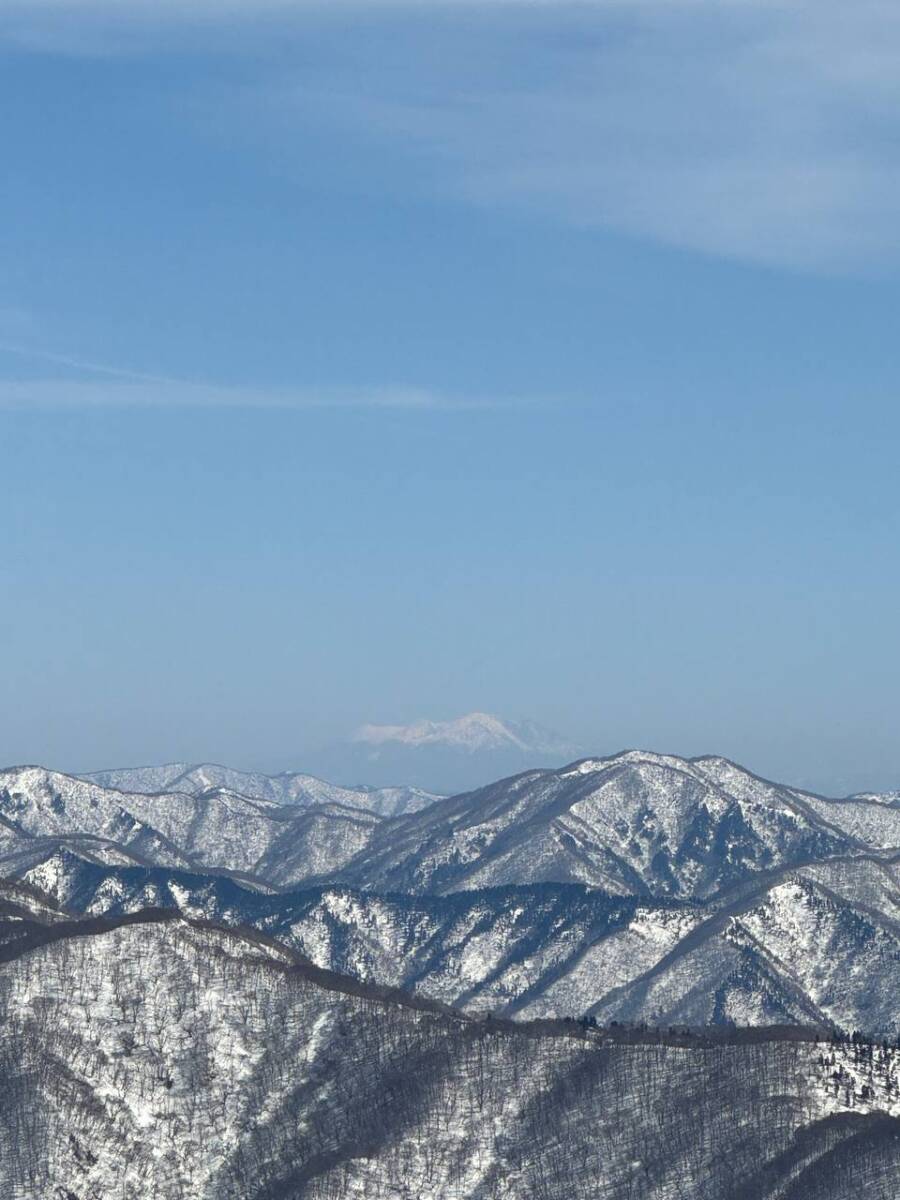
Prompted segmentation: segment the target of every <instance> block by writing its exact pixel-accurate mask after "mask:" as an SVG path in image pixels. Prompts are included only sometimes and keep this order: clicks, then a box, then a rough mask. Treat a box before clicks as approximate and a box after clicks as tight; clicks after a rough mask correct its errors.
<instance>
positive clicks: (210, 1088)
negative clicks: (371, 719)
mask: <svg viewBox="0 0 900 1200" xmlns="http://www.w3.org/2000/svg"><path fill="white" fill-rule="evenodd" d="M0 1089H2V1095H3V1097H4V1107H3V1118H4V1119H3V1121H2V1122H0V1194H2V1195H4V1196H8V1197H9V1198H10V1200H33V1198H35V1197H41V1198H43V1197H48V1198H49V1197H51V1196H52V1197H66V1198H67V1200H88V1198H90V1200H107V1198H108V1200H113V1198H115V1200H146V1197H148V1196H152V1197H154V1200H188V1198H190V1200H274V1198H275V1197H282V1198H283V1200H299V1198H300V1197H303V1198H304V1200H345V1198H349V1197H365V1198H366V1200H388V1198H389V1197H390V1198H391V1200H396V1198H397V1197H404V1198H406V1200H413V1198H415V1200H535V1198H539V1200H596V1198H597V1197H601V1196H602V1197H603V1198H604V1200H675V1198H676V1197H677V1200H714V1198H715V1200H721V1198H722V1197H725V1196H729V1197H735V1198H737V1197H739V1196H746V1197H750V1196H752V1197H755V1198H756V1200H770V1198H771V1200H774V1197H776V1196H779V1197H785V1196H788V1195H789V1196H790V1197H792V1200H813V1197H815V1198H816V1200H847V1197H849V1196H850V1195H851V1194H856V1193H854V1192H852V1190H848V1188H849V1187H850V1181H851V1180H853V1179H856V1180H857V1181H859V1180H860V1179H861V1178H864V1179H865V1195H866V1197H867V1200H894V1197H895V1196H896V1192H897V1186H898V1180H900V1143H898V1131H900V1123H898V1120H897V1113H898V1111H900V1100H898V1089H900V1079H898V1062H897V1056H896V1053H895V1052H894V1051H883V1050H881V1049H878V1048H873V1047H868V1046H850V1045H843V1044H842V1045H831V1044H823V1045H816V1044H815V1043H814V1042H813V1041H811V1040H806V1039H805V1038H803V1037H798V1036H796V1035H795V1036H792V1037H781V1038H779V1037H775V1036H774V1035H769V1037H767V1038H764V1039H761V1040H753V1041H748V1040H744V1041H741V1042H734V1043H731V1042H715V1041H709V1040H704V1039H698V1038H690V1037H687V1038H685V1037H676V1038H672V1039H669V1040H663V1041H659V1040H658V1038H657V1037H656V1036H651V1037H649V1038H648V1039H647V1040H645V1041H642V1040H640V1039H634V1038H631V1039H629V1038H625V1039H623V1038H617V1037H613V1036H611V1035H608V1034H603V1033H593V1032H591V1031H588V1032H586V1033H581V1032H579V1031H578V1029H577V1027H574V1028H570V1029H569V1030H565V1029H562V1028H554V1029H548V1028H544V1029H541V1028H530V1027H526V1028H520V1029H517V1028H515V1027H509V1026H505V1025H502V1024H498V1023H497V1022H495V1021H494V1022H484V1021H480V1022H472V1021H467V1020H465V1019H462V1018H460V1017H458V1016H457V1015H455V1014H453V1013H452V1012H441V1011H433V1010H431V1009H429V1008H427V1007H426V1008H423V1007H418V1008H416V1007H411V1006H410V1005H409V1004H408V1003H405V1002H404V1001H403V1000H402V998H401V997H397V998H387V997H385V998H382V997H381V996H380V995H378V994H377V993H372V992H369V991H366V990H365V989H360V988H359V987H358V986H357V987H354V986H352V985H350V984H348V983H347V982H345V981H343V980H342V979H341V978H340V977H334V976H327V975H323V974H322V973H320V972H317V971H316V970H315V969H314V968H310V967H307V966H304V965H303V964H302V963H300V962H294V961H292V960H291V959H290V957H289V956H288V955H286V954H285V953H283V952H279V951H278V950H276V949H275V948H273V947H271V946H269V945H267V944H264V943H258V942H253V941H248V940H247V939H245V938H243V937H234V936H231V935H229V934H227V933H223V932H221V931H219V930H217V929H216V928H214V927H209V926H204V925H193V924H189V923H186V922H185V921H183V920H181V919H169V920H161V919H159V918H158V917H150V916H148V917H142V918H138V919H137V920H132V921H130V922H127V923H125V924H121V925H113V926H109V925H108V924H107V925H104V924H103V923H102V922H95V923H94V924H93V925H85V926H83V927H82V928H80V929H78V930H73V929H68V928H67V929H66V930H65V931H64V933H63V934H61V935H60V936H59V937H58V938H57V939H56V940H52V941H49V942H47V941H45V942H44V944H41V945H35V946H34V948H32V949H28V948H20V949H19V950H18V952H17V953H15V954H14V956H12V957H11V958H10V959H9V960H8V961H3V962H0Z"/></svg>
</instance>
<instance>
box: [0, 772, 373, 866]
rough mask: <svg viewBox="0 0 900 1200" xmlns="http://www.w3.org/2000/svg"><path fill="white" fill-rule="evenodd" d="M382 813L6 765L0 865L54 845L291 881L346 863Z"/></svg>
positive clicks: (32, 858)
mask: <svg viewBox="0 0 900 1200" xmlns="http://www.w3.org/2000/svg"><path fill="white" fill-rule="evenodd" d="M378 821H379V818H378V817H377V816H376V815H374V814H372V813H371V812H368V811H360V810H354V809H350V808H346V807H344V806H340V805H333V804H332V805H330V806H324V807H319V808H308V809H304V808H299V809H298V808H297V807H296V806H293V805H288V806H284V805H281V804H277V803H275V802H274V801H271V800H264V799H251V798H248V797H247V796H244V795H241V794H240V793H237V792H232V791H228V790H227V789H225V788H213V789H210V790H207V791H201V792H197V793H195V794H189V793H187V792H177V791H176V792H156V793H147V794H144V793H127V792H122V791H119V790H117V789H114V788H107V787H101V786H100V785H98V784H96V783H92V782H90V781H88V780H84V779H79V778H75V777H73V776H70V775H62V774H60V773H58V772H53V771H47V770H44V769H43V768H40V767H18V768H10V769H8V770H6V771H0V875H2V874H7V875H21V874H22V873H23V871H24V870H26V869H27V868H28V867H29V866H30V865H32V864H33V863H35V862H38V861H41V860H42V859H44V858H45V857H46V856H47V854H48V852H49V851H50V850H52V849H53V848H56V847H59V848H68V849H73V850H77V851H78V853H80V854H82V855H86V856H87V857H90V858H94V859H99V860H100V861H106V862H119V863H124V862H139V863H144V864H146V865H158V866H172V867H182V868H185V867H186V868H192V869H201V870H220V871H233V872H239V873H244V874H262V875H271V877H272V879H273V880H276V881H277V882H279V883H296V882H299V881H300V880H301V879H305V878H306V877H307V876H310V875H316V874H319V873H321V872H331V871H334V870H336V869H337V868H338V867H340V866H342V865H343V864H344V863H345V862H346V861H347V860H348V859H350V858H351V857H352V856H353V855H354V854H356V853H357V852H359V851H360V849H361V848H362V847H363V846H364V845H365V843H366V840H367V838H368V836H369V835H370V834H371V832H372V830H373V829H374V828H375V826H376V825H377V823H378Z"/></svg>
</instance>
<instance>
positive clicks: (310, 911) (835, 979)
mask: <svg viewBox="0 0 900 1200" xmlns="http://www.w3.org/2000/svg"><path fill="white" fill-rule="evenodd" d="M882 870H883V868H882V867H881V866H880V865H876V864H873V863H866V862H860V861H855V860H835V861H832V862H831V863H829V864H827V866H818V865H817V866H815V867H811V868H804V869H802V870H800V871H796V872H794V871H790V870H786V871H785V872H783V873H782V874H781V875H778V876H776V877H775V878H774V879H773V878H771V877H766V878H765V879H764V880H761V881H759V882H758V883H757V884H756V886H755V888H749V887H744V888H742V889H741V891H740V893H739V896H738V898H733V897H731V896H726V897H723V898H721V899H718V900H716V901H715V902H711V903H705V904H702V903H684V902H673V901H650V900H641V899H639V898H637V897H633V896H631V897H622V896H611V895H608V894H606V893H602V892H597V891H593V890H588V889H585V888H583V887H578V886H574V885H560V884H541V885H531V886H521V887H507V888H497V889H486V890H481V891H478V892H462V893H454V894H451V895H447V896H443V897H435V896H418V897H417V896H401V895H391V896H381V895H377V894H374V893H370V892H359V891H352V890H350V889H346V888H317V889H312V890H305V891H294V892H277V893H276V892H273V891H260V890H250V889H248V888H247V887H246V886H240V885H239V884H238V883H236V882H235V881H234V880H231V879H224V878H221V877H218V878H216V877H209V876H203V875H197V874H190V873H186V872H174V871H166V870H162V869H153V870H149V869H143V868H128V869H121V868H109V867H103V866H100V865H97V864H90V863H86V862H84V861H83V860H81V859H79V858H78V857H77V856H75V855H70V854H66V855H54V856H52V857H51V858H49V859H47V861H46V862H44V863H42V864H40V865H39V866H37V867H35V868H34V869H32V870H30V871H29V872H28V874H27V876H26V878H27V881H28V882H29V883H31V884H34V885H35V886H36V887H40V888H44V889H45V890H46V891H48V892H50V893H52V895H53V896H54V898H55V899H56V900H57V901H58V902H59V903H60V904H61V905H62V906H64V907H66V908H69V909H73V910H77V911H82V912H86V913H90V914H94V915H120V914H123V913H134V912H138V911H140V910H141V909H143V908H148V907H163V908H176V909H178V910H179V911H180V912H181V913H183V914H184V915H186V916H188V917H191V918H204V919H207V920H213V921H218V922H224V923H226V924H228V925H237V926H246V927H253V928H255V929H257V930H259V931H261V932H263V933H265V934H267V935H269V936H271V937H273V938H276V939H277V940H278V941H279V942H281V943H283V944H285V945H286V946H289V947H291V948H293V949H295V950H297V951H299V952H301V953H302V954H304V955H305V956H306V957H307V958H309V959H310V960H311V961H313V962H314V963H316V964H317V965H318V966H320V967H324V968H327V969H329V970H334V971H338V972H340V973H342V974H347V975H351V976H353V977H354V978H357V979H359V980H361V981H363V982H367V983H380V984H389V985H392V986H397V987H402V988H405V989H407V990H409V991H412V992H415V993H417V994H420V995H423V996H427V997H430V998H432V999H435V1000H441V1001H443V1002H445V1003H450V1004H454V1005H458V1006H461V1007H463V1008H465V1009H466V1010H467V1011H472V1012H485V1011H490V1012H493V1013H495V1014H503V1015H507V1016H517V1017H582V1016H584V1015H585V1014H593V1015H595V1016H597V1017H598V1018H601V1019H602V1020H603V1021H604V1022H609V1021H647V1022H649V1023H651V1024H662V1025H669V1024H673V1023H679V1024H683V1023H687V1024H690V1025H707V1024H721V1023H723V1022H734V1023H737V1024H739V1025H768V1024H772V1023H800V1024H804V1025H815V1026H819V1027H822V1028H829V1029H830V1028H833V1027H837V1028H843V1029H845V1030H853V1029H864V1030H866V1031H868V1032H869V1033H873V1034H877V1035H879V1036H891V1037H895V1036H896V1035H897V1034H898V1033H900V1015H898V1012H897V1008H896V995H897V993H898V990H900V935H898V928H900V926H898V923H897V920H896V918H895V917H894V916H893V912H894V910H895V909H896V904H897V890H896V887H894V888H893V891H891V887H890V884H889V883H888V882H887V881H882V883H881V884H880V885H878V883H877V879H876V877H877V876H880V875H881V873H882ZM867 873H868V874H869V875H870V878H868V879H867V878H865V876H866V874H867ZM876 887H880V891H879V892H878V893H877V896H879V897H880V901H879V902H880V903H881V904H882V909H881V910H878V909H876V908H875V907H874V906H873V900H874V899H875V898H876V891H875V889H876ZM841 892H843V893H844V895H843V896H842V895H841V894H840V893H841Z"/></svg>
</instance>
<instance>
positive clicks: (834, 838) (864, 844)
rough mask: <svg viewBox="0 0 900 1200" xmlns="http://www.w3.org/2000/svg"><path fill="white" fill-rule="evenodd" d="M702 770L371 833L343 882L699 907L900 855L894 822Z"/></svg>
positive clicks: (608, 765) (484, 796) (657, 768)
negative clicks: (557, 893)
mask: <svg viewBox="0 0 900 1200" xmlns="http://www.w3.org/2000/svg"><path fill="white" fill-rule="evenodd" d="M711 763H712V760H698V761H696V762H694V761H690V760H686V759H677V758H674V757H672V756H663V755H653V754H647V753H644V752H639V751H629V752H627V753H625V754H620V755H616V756H614V757H613V758H607V759H588V760H585V761H583V762H580V763H576V764H574V765H573V766H571V767H568V768H565V769H563V770H559V771H533V772H527V773H525V774H523V775H520V776H517V777H514V778H512V779H507V780H501V781H500V782H499V783H497V784H493V785H491V786H490V787H487V788H482V789H480V790H479V791H477V792H473V793H470V794H467V795H463V796H457V797H452V798H451V799H449V800H446V801H440V802H438V803H437V804H434V805H432V806H431V807H430V808H428V809H426V810H424V811H423V812H421V813H416V814H413V815H411V816H409V817H407V818H404V819H403V820H402V821H398V822H395V823H393V824H392V825H391V826H390V827H386V828H384V829H383V830H381V831H379V832H378V833H376V835H375V836H374V837H373V839H372V841H371V843H370V844H369V846H368V847H367V849H366V850H365V851H363V852H362V853H361V854H360V855H359V856H358V857H357V858H356V859H355V860H354V861H353V862H351V863H350V864H349V865H348V867H347V869H346V871H345V872H344V873H343V875H342V879H343V880H344V881H345V882H347V883H351V884H354V885H357V886H362V887H367V888H373V889H376V890H380V891H385V890H391V889H399V890H404V891H414V892H432V893H444V892H450V891H457V890H459V889H461V888H478V887H490V886H496V885H502V884H513V883H533V882H541V881H550V880H553V881H557V882H579V883H585V884H589V885H591V886H595V887H602V888H605V889H607V890H609V891H613V892H619V893H622V894H627V893H634V894H642V895H652V896H681V897H704V896H710V895H713V894H714V893H716V892H718V891H721V890H724V889H726V888H728V887H730V886H732V885H736V884H738V883H740V882H741V881H742V880H745V879H752V878H753V877H754V876H756V875H758V874H759V873H761V872H764V871H771V870H776V869H779V868H781V867H784V866H787V865H790V864H800V863H803V862H807V861H812V860H817V859H825V858H828V857H831V856H834V855H838V854H849V853H852V852H856V851H858V852H861V853H862V852H865V851H867V850H870V849H875V850H879V851H882V850H885V849H888V848H889V847H894V846H900V825H897V826H896V832H894V827H893V826H892V825H891V824H890V822H894V821H895V818H896V815H897V813H896V812H895V810H892V809H889V808H885V807H884V806H882V805H876V804H870V805H866V804H864V803H862V802H858V803H856V802H854V804H853V805H852V806H851V807H852V809H853V812H852V813H851V814H846V813H844V812H843V811H842V810H843V806H842V805H841V804H838V803H836V802H828V801H817V799H816V798H815V797H807V796H804V795H803V794H802V793H798V792H796V791H794V790H792V789H788V788H779V787H777V786H775V785H771V784H768V783H766V782H765V781H762V780H757V779H756V778H755V777H754V776H752V775H750V774H749V773H748V772H741V771H740V769H739V768H734V769H733V770H732V769H731V766H732V765H731V764H727V767H728V769H727V770H726V769H725V766H724V765H723V766H722V767H721V769H720V768H719V766H718V765H711ZM715 763H716V764H718V763H721V764H724V760H715ZM858 810H866V811H865V812H860V811H858ZM867 814H869V815H867Z"/></svg>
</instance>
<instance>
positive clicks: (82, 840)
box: [0, 751, 900, 1036]
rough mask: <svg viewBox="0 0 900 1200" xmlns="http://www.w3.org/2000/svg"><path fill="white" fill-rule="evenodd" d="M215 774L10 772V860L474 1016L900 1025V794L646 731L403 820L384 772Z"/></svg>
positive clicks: (77, 890)
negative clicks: (841, 791)
mask: <svg viewBox="0 0 900 1200" xmlns="http://www.w3.org/2000/svg"><path fill="white" fill-rule="evenodd" d="M212 770H213V769H212V768H207V767H202V768H198V767H183V768H182V769H181V770H176V769H175V768H174V767H172V768H161V769H159V771H157V772H155V773H154V772H153V771H152V770H150V771H147V770H145V771H144V772H143V779H144V782H145V786H147V787H148V788H149V787H150V786H151V785H156V784H158V783H159V782H160V781H161V780H162V779H163V778H168V779H170V781H171V783H173V784H177V785H178V787H179V788H185V790H176V791H156V792H153V791H131V792H128V791H122V790H120V788H118V787H109V786H101V785H100V784H99V783H97V782H95V781H94V780H93V779H92V780H86V779H80V778H74V777H72V776H67V775H63V774H60V773H54V772H49V771H46V770H43V769H41V768H33V767H29V768H14V769H10V770H7V771H5V772H0V874H5V875H7V876H11V877H15V878H16V879H18V880H20V881H22V882H24V883H25V884H27V885H28V886H30V887H32V888H35V889H38V891H39V892H40V893H41V894H42V895H43V896H44V897H45V898H46V902H48V903H58V904H60V905H62V907H63V909H65V910H66V911H68V912H69V913H70V914H72V915H75V914H78V913H89V914H93V915H97V916H100V915H102V916H120V915H125V914H133V913H136V912H139V911H141V910H142V909H145V908H156V907H162V908H166V909H177V910H178V911H180V912H182V913H183V914H184V915H185V916H187V917H190V918H192V919H200V918H202V919H207V920H213V921H216V922H220V923H223V924H226V925H229V926H232V927H241V928H249V929H255V930H257V931H259V932H261V933H264V934H266V935H267V936H271V937H274V938H275V939H277V941H278V942H279V943H280V944H282V945H283V946H285V947H287V948H290V949H291V950H293V951H297V952H300V953H302V954H303V955H305V956H306V957H307V958H308V959H309V960H310V961H312V962H314V963H316V964H317V965H318V966H320V967H323V968H327V969H330V970H335V971H338V972H341V973H346V974H348V975H351V976H354V977H355V978H357V979H359V980H362V981H365V982H366V983H368V984H374V985H377V984H385V985H391V986H397V987H402V988H404V989H407V990H409V991H411V992H413V993H415V994H417V995H420V996H423V997H429V998H434V999H438V1000H441V1001H444V1002H447V1003H452V1004H454V1005H458V1006H461V1007H463V1008H465V1009H467V1010H468V1011H471V1012H474V1013H484V1012H486V1011H488V1010H490V1011H493V1012H495V1013H499V1014H506V1015H509V1016H517V1017H526V1016H527V1017H578V1018H582V1017H585V1016H591V1017H595V1018H596V1019H598V1020H601V1021H604V1022H607V1021H612V1020H616V1021H646V1022H651V1023H667V1022H687V1023H689V1024H692V1025H702V1024H707V1023H710V1022H713V1023H720V1024H728V1023H734V1024H737V1025H745V1024H756V1025H765V1024H769V1023H771V1022H773V1021H776V1022H784V1021H789V1022H799V1023H802V1024H805V1025H815V1026H817V1027H820V1028H822V1029H826V1028H831V1027H836V1028H840V1029H847V1030H849V1029H855V1028H860V1029H865V1030H869V1031H871V1032H877V1033H879V1034H890V1035H891V1036H893V1035H895V1034H896V1033H897V1032H898V1031H900V1030H898V1019H897V1014H896V1012H895V1006H894V1000H893V997H894V996H895V995H896V992H897V988H898V985H900V968H898V965H897V964H898V962H900V944H898V929H900V882H898V881H900V875H898V861H900V808H898V806H897V804H896V797H895V796H893V795H888V796H878V795H866V796H858V797H851V798H849V799H844V800H831V799H826V798H823V797H819V796H815V795H813V794H811V793H806V792H802V791H799V790H798V789H795V788H790V787H784V786H781V785H778V784H775V783H772V782H769V781H766V780H763V779H760V778H759V777H757V776H755V775H754V774H753V773H752V772H749V771H747V770H745V769H743V768H741V767H738V766H737V765H735V764H733V763H731V762H729V761H727V760H725V759H721V758H715V757H706V758H700V759H693V760H687V759H681V758H677V757H675V756H669V755H659V754H652V753H648V752H642V751H627V752H623V753H621V754H618V755H614V756H611V757H609V758H602V759H584V760H580V761H578V762H575V763H571V764H568V765H566V766H564V767H562V768H560V769H552V770H549V769H537V770H531V771H527V772H524V773H521V774H519V775H517V776H513V777H510V778H507V779H503V780H500V781H498V782H496V783H494V784H491V785H489V786H488V787H486V788H482V789H479V790H476V791H474V792H469V793H465V794H463V795H460V796H455V797H450V798H447V799H435V800H431V801H430V802H429V799H430V798H429V797H427V796H424V795H423V794H421V793H416V794H415V803H421V804H422V805H423V807H420V808H418V809H417V810H416V811H413V812H406V813H401V815H397V816H391V815H387V816H382V815H380V813H379V812H377V811H375V809H376V807H378V806H379V805H381V804H383V803H385V802H384V801H383V799H382V793H380V792H377V791H373V790H372V789H369V788H361V789H357V790H356V791H355V792H353V793H351V795H350V798H351V799H356V800H358V801H359V804H356V805H355V804H347V803H341V802H337V801H335V800H330V799H327V798H326V797H328V796H331V795H333V794H334V793H337V794H339V795H340V796H342V797H344V798H346V797H347V795H348V789H341V788H335V789H333V791H332V789H331V787H330V785H328V784H324V783H321V784H320V787H319V789H318V790H317V791H316V792H315V793H312V794H311V793H310V792H309V791H307V792H305V793H304V796H305V798H306V803H304V802H303V801H302V800H301V799H299V797H300V792H299V791H298V790H295V791H294V793H293V795H294V799H293V801H292V802H291V803H283V802H280V801H279V800H274V799H272V798H271V797H272V794H273V788H277V787H280V786H282V785H281V783H279V782H276V783H274V784H273V782H272V779H273V778H274V779H275V780H276V781H282V780H283V779H284V777H281V776H278V777H268V776H247V775H244V776H243V778H242V782H243V784H244V786H247V787H249V788H253V789H255V790H256V791H257V792H259V793H260V794H259V795H256V796H254V795H242V794H240V793H238V792H235V791H232V790H229V789H227V788H225V787H224V786H211V787H210V786H208V785H209V784H210V783H211V778H212V776H211V772H212ZM214 770H216V771H219V772H221V773H222V774H220V775H219V776H217V777H216V778H218V779H220V780H228V781H229V782H236V781H237V778H236V774H235V773H227V769H226V768H215V769H214ZM166 772H168V774H166ZM292 778H299V777H298V776H295V777H292ZM303 778H306V779H308V778H309V777H308V776H305V777H303ZM137 781H138V780H137V779H136V773H131V774H129V773H128V772H118V773H117V774H116V777H115V782H116V783H118V784H122V785H124V784H125V783H126V782H127V783H130V784H131V786H134V784H135V782H137ZM188 786H191V787H193V788H194V790H193V791H190V790H187V788H188ZM282 795H283V793H282ZM392 796H393V793H392ZM310 800H312V801H314V802H312V803H311V802H310ZM391 803H393V799H391V800H390V801H388V802H387V809H388V812H390V804H391ZM363 805H368V807H363Z"/></svg>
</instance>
